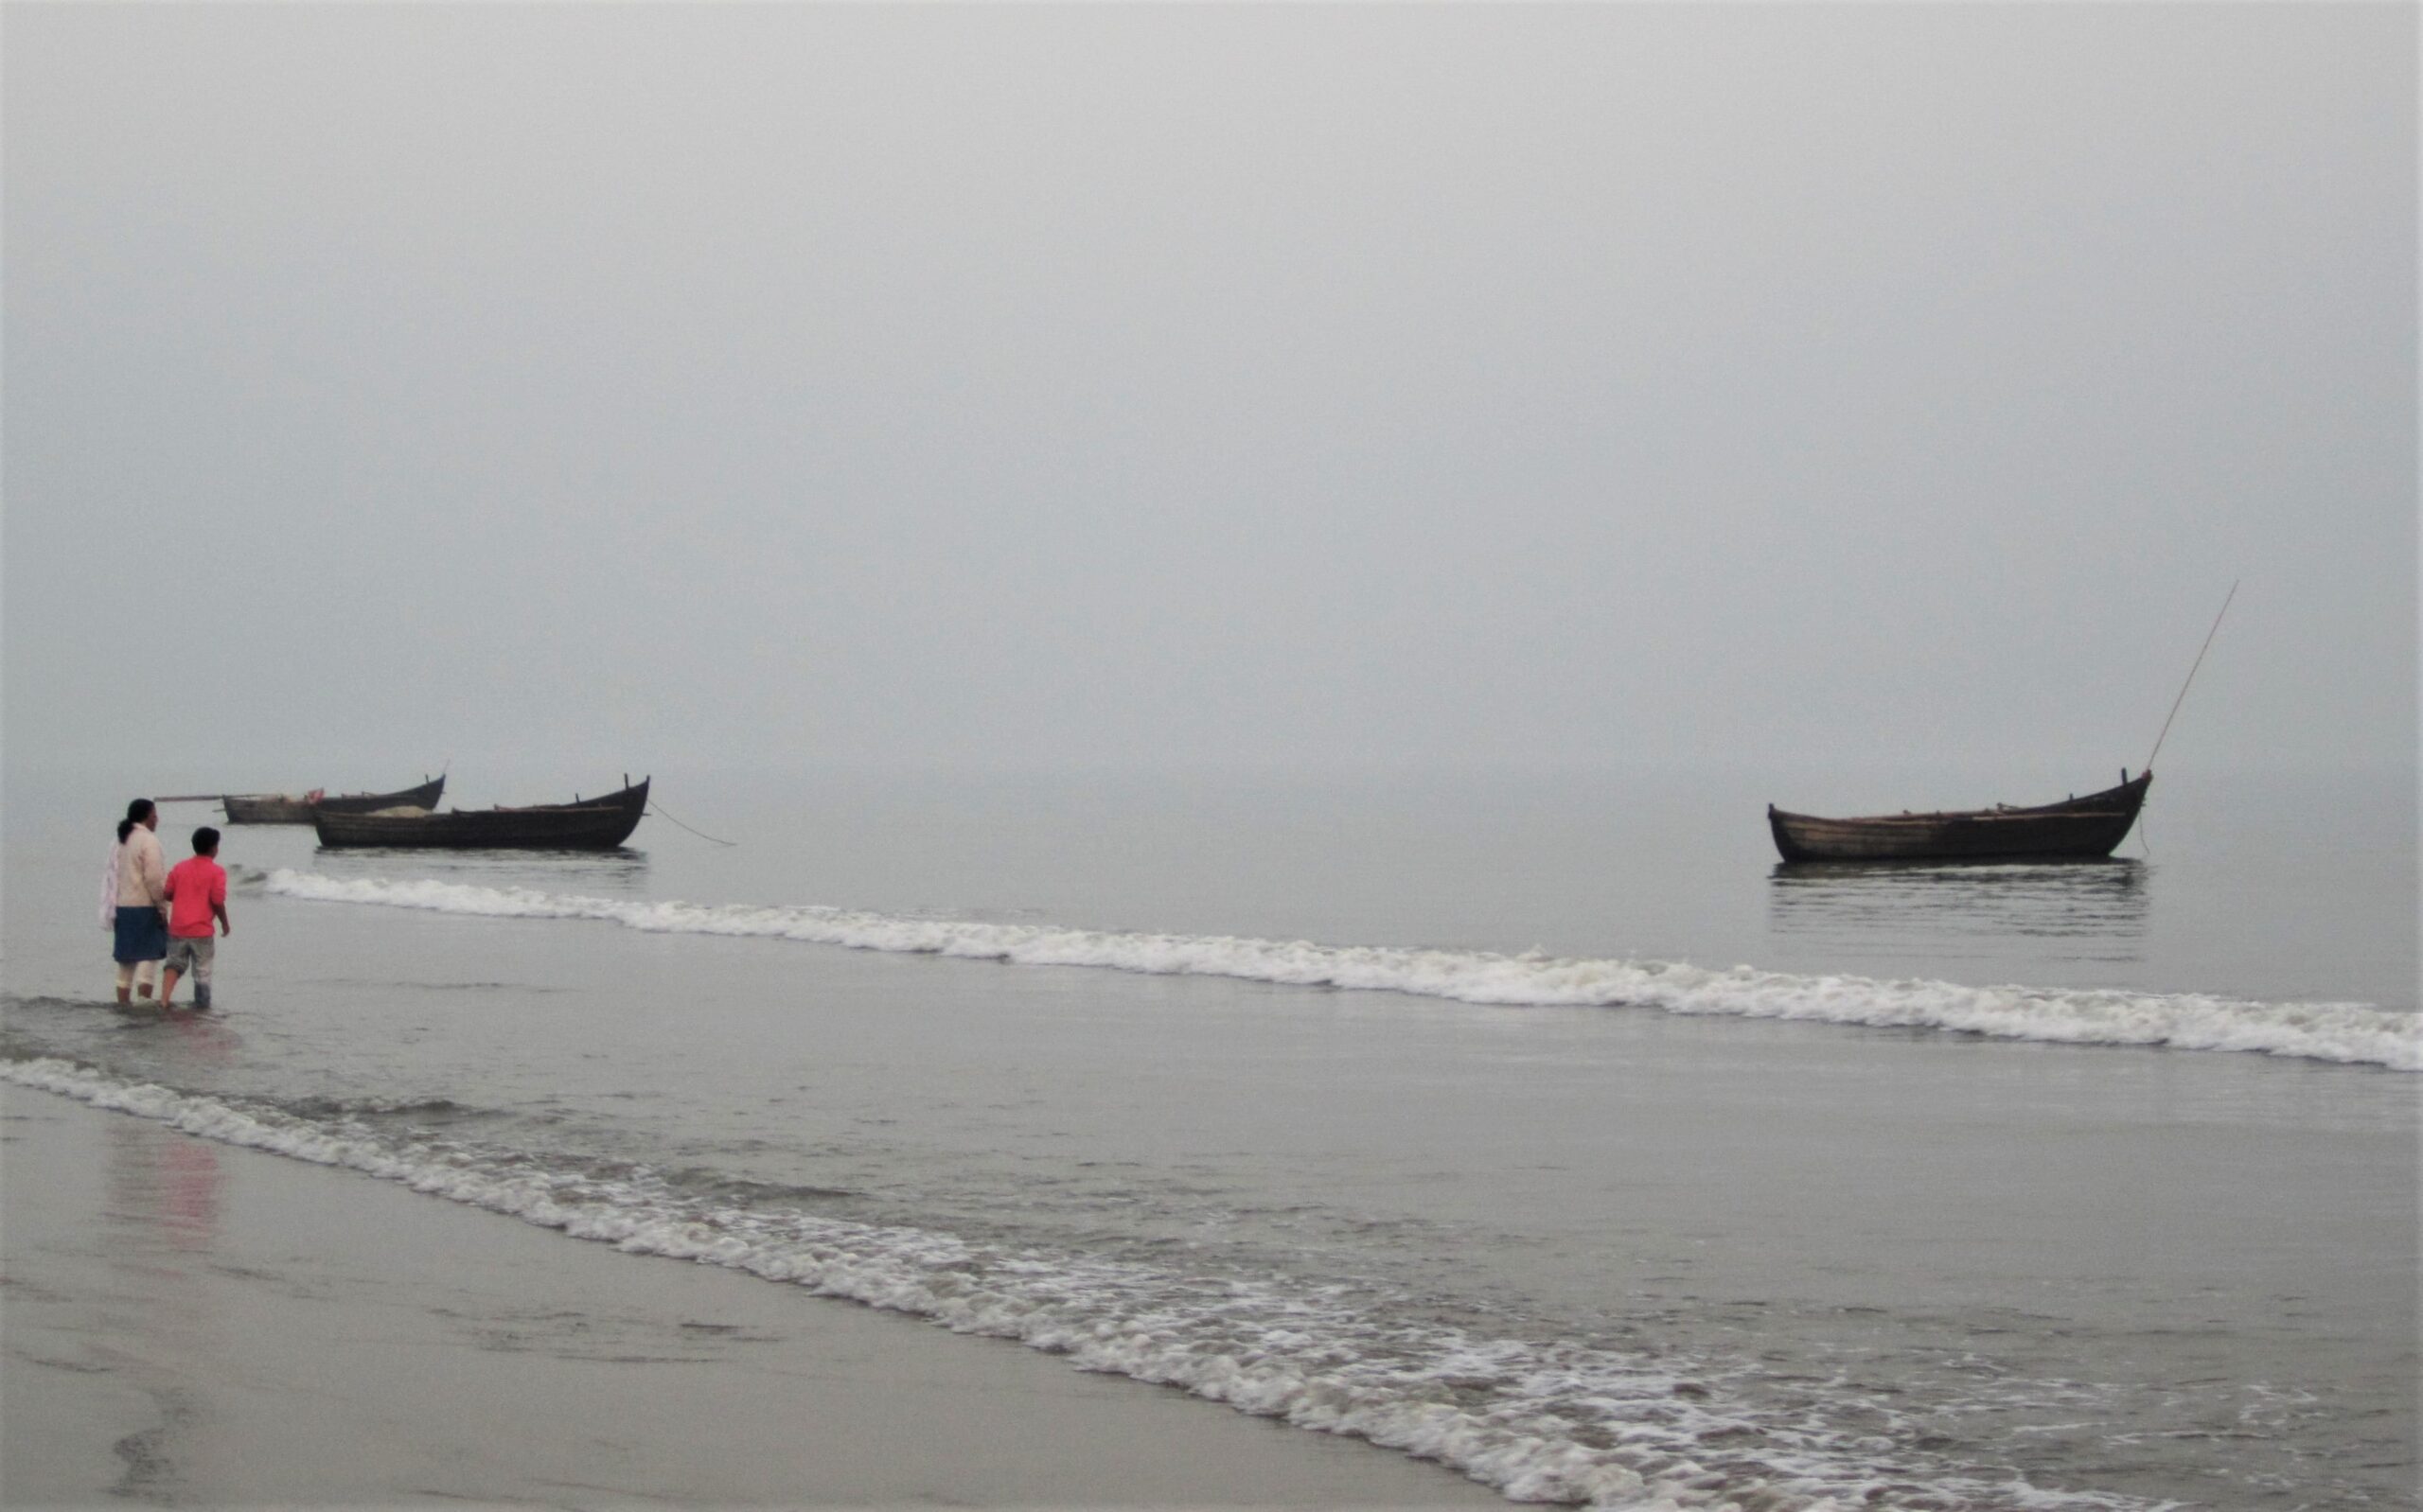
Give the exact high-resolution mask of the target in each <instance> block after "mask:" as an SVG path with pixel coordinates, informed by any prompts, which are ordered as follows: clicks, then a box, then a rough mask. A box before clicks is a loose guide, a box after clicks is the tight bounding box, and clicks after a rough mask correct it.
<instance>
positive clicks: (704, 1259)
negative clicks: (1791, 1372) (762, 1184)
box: [0, 1058, 2167, 1512]
mask: <svg viewBox="0 0 2423 1512" xmlns="http://www.w3.org/2000/svg"><path fill="white" fill-rule="evenodd" d="M0 1080H5V1081H12V1082H15V1083H17V1084H19V1085H22V1086H27V1087H32V1088H37V1089H39V1090H42V1091H44V1092H49V1093H54V1094H57V1095H59V1096H62V1097H66V1098H72V1099H77V1100H80V1101H82V1102H86V1103H90V1104H92V1105H93V1106H95V1107H98V1108H103V1109H108V1110H111V1111H115V1112H119V1113H126V1114H132V1115H134V1116H140V1117H145V1118H150V1119H153V1120H155V1121H157V1122H160V1123H163V1124H166V1125H168V1127H170V1128H172V1129H176V1130H178V1131H180V1132H182V1133H185V1134H194V1135H197V1136H200V1137H203V1138H208V1139H214V1140H218V1141H221V1142H222V1143H225V1144H231V1145H239V1146H245V1147H249V1148H253V1149H256V1150H263V1151H267V1152H272V1153H275V1154H281V1155H286V1156H289V1157H292V1158H294V1159H298V1160H306V1161H310V1162H313V1163H316V1164H319V1165H324V1166H333V1167H340V1168H345V1169H352V1170H357V1171H362V1172H365V1173H367V1174H369V1175H372V1176H377V1177H380V1178H382V1179H384V1180H388V1181H394V1182H398V1183H400V1184H402V1185H404V1186H407V1187H411V1188H413V1189H414V1190H416V1191H419V1192H425V1193H428V1194H431V1195H433V1196H437V1197H442V1198H445V1199H448V1200H449V1201H452V1202H457V1203H462V1204H468V1205H470V1206H474V1207H482V1208H486V1209H488V1210H490V1211H492V1212H497V1213H504V1214H507V1215H510V1216H512V1217H516V1218H520V1219H522V1220H523V1221H524V1222H530V1223H533V1224H537V1225H539V1226H540V1227H543V1228H553V1229H558V1230H561V1231H562V1232H563V1233H565V1234H568V1235H571V1236H572V1237H574V1238H576V1239H591V1240H594V1241H597V1242H601V1243H608V1244H612V1245H614V1246H615V1247H617V1248H618V1249H621V1250H623V1251H624V1252H626V1253H628V1254H633V1255H651V1256H663V1257H671V1258H677V1259H686V1260H693V1261H697V1262H699V1263H701V1264H709V1265H718V1266H723V1267H726V1268H728V1269H732V1270H735V1271H740V1272H744V1273H747V1274H749V1275H756V1276H759V1277H762V1278H764V1279H767V1280H770V1281H780V1282H788V1283H792V1284H795V1285H799V1286H803V1287H805V1288H807V1289H809V1290H810V1291H813V1292H818V1293H820V1294H822V1295H827V1296H834V1297H841V1298H846V1299H849V1300H852V1301H856V1302H860V1303H864V1304H866V1305H868V1306H871V1307H876V1308H882V1309H886V1310H893V1311H898V1312H904V1313H910V1314H913V1315H915V1316H918V1317H923V1318H927V1319H929V1320H932V1321H934V1322H937V1323H940V1324H943V1325H945V1326H946V1327H950V1328H951V1329H953V1330H955V1331H958V1332H963V1333H974V1334H983V1335H989V1336H992V1337H997V1338H1005V1339H1012V1340H1016V1341H1017V1342H1019V1343H1022V1344H1025V1345H1030V1346H1032V1347H1034V1348H1037V1349H1041V1350H1045V1351H1047V1352H1050V1353H1053V1354H1059V1355H1064V1356H1066V1357H1068V1359H1069V1360H1070V1363H1073V1364H1075V1365H1076V1366H1077V1367H1078V1368H1080V1369H1086V1370H1096V1371H1104V1372H1109V1373H1115V1374H1119V1375H1123V1376H1130V1377H1133V1378H1135V1379H1137V1380H1144V1381H1151V1382H1155V1383H1158V1384H1163V1385H1173V1386H1177V1387H1180V1388H1182V1389H1184V1390H1186V1391H1188V1392H1191V1393H1193V1394H1194V1395H1195V1396H1198V1397H1203V1398H1209V1399H1211V1400H1213V1401H1220V1402H1226V1403H1228V1404H1229V1405H1230V1406H1233V1407H1235V1408H1237V1409H1239V1410H1241V1411H1244V1412H1247V1413H1251V1414H1255V1415H1261V1416H1267V1417H1274V1418H1280V1419H1283V1420H1284V1421H1286V1422H1289V1423H1291V1424H1294V1425H1296V1426H1298V1427H1300V1428H1307V1429H1313V1430H1317V1431H1320V1432H1324V1433H1339V1434H1344V1435H1348V1436H1352V1437H1357V1438H1363V1439H1368V1440H1370V1441H1371V1443H1374V1444H1377V1445H1380V1446H1382V1447H1384V1448H1388V1449H1395V1450H1404V1451H1406V1452H1408V1453H1411V1454H1415V1455H1418V1456H1421V1457H1423V1458H1426V1459H1432V1460H1437V1461H1440V1462H1441V1463H1443V1464H1445V1465H1448V1466H1451V1467H1453V1468H1456V1469H1458V1470H1459V1471H1460V1472H1462V1473H1463V1474H1465V1475H1466V1476H1468V1477H1470V1478H1471V1479H1473V1480H1476V1481H1478V1482H1480V1483H1481V1484H1483V1485H1486V1486H1492V1487H1494V1488H1495V1489H1496V1490H1498V1491H1499V1492H1501V1493H1502V1494H1503V1495H1505V1496H1506V1497H1507V1498H1508V1499H1510V1500H1512V1501H1517V1502H1561V1503H1586V1504H1588V1505H1591V1506H1595V1507H1621V1508H1626V1509H1637V1512H1741V1509H1742V1508H1757V1509H1760V1512H1852V1509H1857V1508H1867V1507H1876V1506H1895V1505H1915V1506H1923V1507H1929V1508H1935V1509H1937V1512H1972V1509H1973V1512H2043V1509H2053V1508H2061V1509H2075V1512H2167V1504H2165V1506H2163V1507H2152V1506H2149V1503H2143V1502H2138V1501H2134V1500H2132V1499H2130V1498H2126V1497H2120V1496H2113V1495H2108V1494H2104V1493H2099V1492H2092V1491H2065V1490H2049V1489H2045V1488H2042V1487H2038V1486H2033V1485H2030V1484H2029V1483H2027V1482H2026V1481H2025V1480H2023V1479H2020V1478H2018V1477H2016V1476H2015V1475H2009V1472H2007V1471H1996V1472H1991V1473H1992V1476H1993V1478H1990V1479H1989V1478H1984V1477H1980V1476H1977V1475H1975V1474H1973V1473H1963V1472H1961V1471H1958V1470H1955V1469H1953V1468H1949V1467H1942V1466H1938V1465H1936V1464H1934V1463H1933V1462H1932V1461H1931V1460H1930V1458H1929V1456H1927V1455H1925V1454H1923V1453H1919V1452H1915V1451H1910V1450H1901V1449H1898V1448H1897V1446H1895V1445H1894V1444H1893V1443H1891V1442H1890V1441H1889V1440H1886V1439H1882V1438H1879V1437H1876V1436H1874V1435H1873V1433H1872V1431H1866V1432H1848V1433H1847V1432H1845V1431H1844V1430H1842V1429H1840V1428H1837V1427H1833V1426H1831V1425H1829V1424H1828V1423H1826V1422H1824V1421H1823V1420H1822V1417H1821V1416H1819V1415H1811V1414H1808V1413H1789V1412H1788V1413H1785V1414H1783V1415H1776V1414H1774V1413H1773V1412H1762V1411H1760V1409H1757V1408H1753V1407H1751V1406H1749V1405H1748V1404H1747V1402H1746V1401H1745V1400H1743V1399H1742V1398H1741V1397H1740V1395H1739V1394H1738V1393H1737V1392H1735V1391H1733V1390H1731V1389H1729V1384H1728V1382H1727V1380H1725V1378H1724V1376H1723V1375H1722V1374H1721V1373H1713V1372H1707V1371H1700V1372H1697V1373H1687V1370H1686V1367H1684V1366H1683V1365H1682V1364H1680V1363H1678V1362H1674V1361H1649V1360H1636V1359H1631V1358H1627V1357H1624V1356H1619V1355H1616V1354H1612V1353H1610V1352H1608V1351H1605V1350H1601V1349H1594V1348H1589V1347H1586V1346H1582V1345H1568V1344H1530V1343H1525V1342H1522V1341H1519V1340H1511V1339H1476V1338H1473V1337H1471V1336H1469V1335H1466V1334H1464V1333H1462V1332H1460V1331H1459V1330H1456V1329H1452V1328H1444V1327H1431V1326H1424V1325H1420V1324H1414V1323H1402V1322H1399V1323H1391V1322H1388V1321H1387V1320H1385V1319H1379V1318H1375V1317H1373V1316H1372V1315H1371V1313H1370V1312H1369V1311H1368V1310H1358V1309H1357V1308H1356V1307H1355V1305H1354V1303H1353V1300H1352V1299H1351V1298H1347V1297H1344V1296H1343V1295H1342V1294H1341V1289H1336V1288H1309V1289H1308V1288H1304V1287H1301V1286H1292V1287H1291V1286H1290V1285H1289V1284H1288V1283H1286V1282H1285V1281H1284V1279H1283V1278H1281V1279H1278V1280H1255V1279H1250V1278H1209V1277H1201V1276H1189V1275H1179V1274H1174V1273H1169V1272H1160V1271H1155V1270H1151V1269H1149V1268H1146V1267H1143V1266H1138V1265H1133V1264H1127V1263H1123V1262H1119V1261H1110V1260H1103V1259H1098V1258H1092V1257H1084V1256H1061V1257H1053V1256H1049V1255H1045V1254H1042V1253H1040V1252H1037V1251H1035V1250H1032V1249H1020V1250H1017V1251H1010V1250H1004V1249H999V1248H997V1247H992V1246H986V1245H982V1244H973V1243H969V1242H967V1241H965V1240H963V1239H959V1238H958V1237H956V1236H953V1235H949V1234H945V1233H936V1232H929V1231H925V1230H920V1229H915V1228H909V1227H880V1226H876V1225H873V1224H865V1223H854V1222H847V1221H844V1220H837V1219H824V1218H818V1217H816V1216H814V1215H811V1214H805V1213H800V1212H789V1213H767V1212H763V1211H750V1210H744V1209H735V1208H718V1207H716V1206H713V1205H711V1204H708V1203H706V1202H703V1201H699V1200H697V1199H684V1198H682V1197H681V1196H680V1195H679V1194H677V1193H675V1192H673V1191H672V1190H671V1189H670V1188H668V1187H665V1186H664V1185H663V1183H662V1182H660V1181H657V1180H655V1179H654V1178H652V1177H650V1176H647V1175H646V1174H641V1175H637V1176H632V1177H627V1178H623V1179H618V1180H604V1179H599V1178H595V1177H591V1176H584V1175H580V1174H576V1173H572V1172H567V1171H563V1170H557V1169H548V1168H547V1167H545V1166H544V1165H542V1164H539V1163H538V1162H535V1161H533V1160H531V1159H529V1158H527V1157H525V1156H521V1155H516V1154H512V1153H509V1152H486V1153H483V1152H476V1151H473V1150H469V1149H466V1148H463V1147H459V1146H453V1145H449V1144H446V1143H444V1142H442V1141H430V1142H410V1141H405V1140H387V1139H382V1138H380V1136H379V1135H377V1134H374V1133H372V1132H371V1131H369V1130H367V1129H365V1128H363V1127H362V1126H360V1125H358V1124H353V1123H350V1122H348V1121H345V1120H342V1119H340V1120H335V1121H319V1120H313V1119H308V1118H303V1117H298V1116H293V1115H291V1114H287V1113H282V1112H278V1111H276V1110H270V1109H262V1110H254V1111H248V1110H246V1109H243V1108H239V1107H236V1106H232V1105H230V1104H228V1103H224V1102H221V1101H218V1100H216V1099H211V1098H208V1097H202V1096H194V1095H189V1094H185V1093H180V1092H177V1091H173V1090H171V1089H169V1088H167V1087H163V1086H159V1085H156V1084H153V1083H149V1082H143V1083H131V1082H126V1081H115V1080H113V1079H112V1078H110V1077H108V1076H106V1075H103V1074H101V1073H99V1072H97V1071H95V1070H92V1069H90V1068H87V1067H83V1066H80V1065H76V1064H72V1063H69V1062H66V1061H62V1060H56V1059H48V1058H43V1059H33V1060H23V1061H18V1060H0ZM2005 1477H2007V1478H2005Z"/></svg>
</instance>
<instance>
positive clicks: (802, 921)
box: [265, 868, 2423, 1071]
mask: <svg viewBox="0 0 2423 1512" xmlns="http://www.w3.org/2000/svg"><path fill="white" fill-rule="evenodd" d="M265 886H266V888H267V889H268V890H269V891H271V892H274V893H282V894H284V895H286V896H288V897H292V898H304V899H310V900H312V901H314V902H320V903H350V904H369V905H379V906H384V907H391V908H424V909H429V910H433V911H434V912H438V913H451V914H473V915H481V916H486V917H491V918H502V919H586V920H597V921H601V922H605V923H615V924H620V925H622V926H623V927H625V928H628V929H640V930H646V931H648V932H651V933H657V934H683V935H726V936H736V937H744V938H752V939H777V940H797V941H806V942H808V943H812V944H820V945H842V946H847V947H849V948H851V949H855V950H881V951H901V952H910V953H915V954H923V955H935V956H952V957H958V958H964V959H970V960H999V961H1005V962H1008V963H1011V964H1013V965H1021V966H1089V967H1100V968H1108V969H1112V970H1117V971H1130V972H1143V973H1151V974H1157V975H1164V976H1230V977H1236V978H1239V979H1241V980H1245V981H1256V982H1274V983H1279V984H1282V985H1286V986H1300V987H1335V988H1351V989H1356V990H1362V991H1371V992H1389V993H1410V994H1412V995H1415V996H1421V997H1443V998H1450V999H1453V1000H1455V1001H1457V1002H1462V1003H1477V1004H1489V1005H1507V1006H1523V1007H1609V1008H1618V1007H1620V1008H1653V1009H1659V1010H1662V1011H1666V1012H1670V1013H1688V1014H1722V1015H1729V1016H1733V1017H1739V1018H1775V1019H1802V1020H1810V1021H1814V1022H1819V1023H1827V1024H1849V1025H1865V1026H1868V1027H1872V1028H1891V1029H1945V1030H1952V1031H1956V1032H1961V1033H1969V1034H1982V1035H1990V1036H1992V1037H1994V1038H1997V1039H2013V1040H2038V1041H2044V1042H2049V1043H2053V1044H2062V1045H2120V1046H2169V1047H2171V1048H2174V1049H2183V1050H2242V1051H2253V1052H2256V1053H2260V1054H2265V1055H2280V1056H2293V1057H2301V1058H2305V1059H2309V1060H2316V1061H2337V1062H2343V1063H2348V1064H2369V1065H2382V1066H2388V1067H2391V1068H2392V1069H2395V1070H2400V1071H2416V1070H2423V1017H2419V1016H2417V1015H2415V1014H2411V1013H2396V1012H2390V1011H2385V1010H2382V1009H2379V1008H2376V1007H2373V1006H2370V1005H2368V1004H2363V1003H2263V1002H2253V1001H2247V1000H2243V999H2235V998H2227V997H2215V996H2209V995H2205V994H2202V993H2136V992H2123V991H2119V990H2116V989H2101V988H2096V989H2078V988H2038V987H2016V986H2012V987H1970V986H1964V985H1961V984H1959V983H1956V982H1942V981H1929V980H1925V979H1922V978H1916V977H1903V978H1898V979H1893V980H1885V979H1883V978H1877V977H1866V976H1794V975H1791V974H1789V973H1785V972H1774V971H1761V970H1759V969H1757V968H1755V967H1750V966H1735V967H1732V968H1730V969H1729V970H1712V969H1710V968H1707V967H1704V966H1694V965H1690V964H1689V963H1686V962H1680V961H1654V960H1618V959H1588V958H1568V957H1556V956H1548V955H1541V954H1537V953H1532V954H1526V955H1519V956H1512V955H1502V954H1498V953H1494V952H1490V951H1477V950H1422V949H1414V948H1409V947H1404V946H1390V945H1319V944H1313V943H1310V942H1308V941H1276V940H1250V939H1240V938H1236V937H1233V936H1226V935H1160V934H1138V933H1119V932H1106V931H1100V930H1091V929H1071V928H1062V927H1056V926H1053V925H1049V924H1015V923H981V922H977V921H971V920H954V919H916V918H903V917H900V916H897V915H892V914H880V913H866V912H860V911H857V910H853V909H847V908H831V907H822V906H814V905H795V906H787V907H766V906H759V905H747V904H720V905H707V904H691V903H650V902H641V901H634V900H629V899H613V898H591V897H582V896H578V895H576V894H566V893H551V892H540V891H538V890H536V889H534V888H487V887H480V886H476V885H473V884H469V883H459V882H437V881H431V880H401V879H385V878H339V877H329V876H324V875H322V874H320V873H318V872H311V871H296V870H290V869H287V868H279V869H278V870H274V871H272V872H271V873H269V876H268V879H267V881H266V883H265Z"/></svg>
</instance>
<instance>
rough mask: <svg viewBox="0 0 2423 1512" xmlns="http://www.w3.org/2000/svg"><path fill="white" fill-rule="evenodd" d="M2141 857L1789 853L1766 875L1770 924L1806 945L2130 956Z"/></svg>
mask: <svg viewBox="0 0 2423 1512" xmlns="http://www.w3.org/2000/svg"><path fill="white" fill-rule="evenodd" d="M2147 874H2148V868H2147V866H2146V864H2145V863H2144V862H2142V861H2057V862H2034V863H2003V864H1978V863H1970V864H1965V865H1964V864H1962V863H1959V862H1941V861H1938V862H1907V863H1901V864H1890V863H1886V864H1880V863H1877V862H1872V861H1868V862H1829V861H1786V862H1781V863H1779V864H1778V865H1777V867H1776V868H1775V870H1774V871H1773V872H1772V873H1771V877H1772V882H1771V885H1770V888H1769V890H1768V912H1767V922H1768V925H1769V927H1770V928H1772V929H1773V930H1775V931H1776V932H1777V933H1778V934H1787V935H1793V936H1795V937H1798V938H1799V940H1800V941H1801V942H1802V943H1804V944H1809V945H1817V946H1822V947H1839V948H1842V949H1846V950H1856V951H1866V950H1873V949H1876V948H1878V947H1880V946H1882V947H1889V948H1891V949H1893V950H1894V951H1896V952H1897V953H1906V954H1916V955H1934V954H1944V955H1970V954H1974V953H1979V952H1981V951H1982V952H1984V953H1987V954H1993V953H1995V952H1994V950H1993V947H1994V945H1995V944H1996V943H1997V942H2000V943H2002V944H2003V945H2005V946H2007V945H2008V944H2009V943H2010V942H2012V941H2014V940H2015V939H2016V940H2025V941H2029V942H2030V944H2031V953H2041V954H2047V955H2052V956H2056V957H2066V958H2071V959H2076V960H2097V961H2133V960H2136V959H2139V958H2140V957H2141V954H2142V950H2143V946H2144V942H2145V936H2146V926H2147V920H2148V916H2149V911H2150V909H2149V889H2148V888H2147V886H2146V880H2147Z"/></svg>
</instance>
